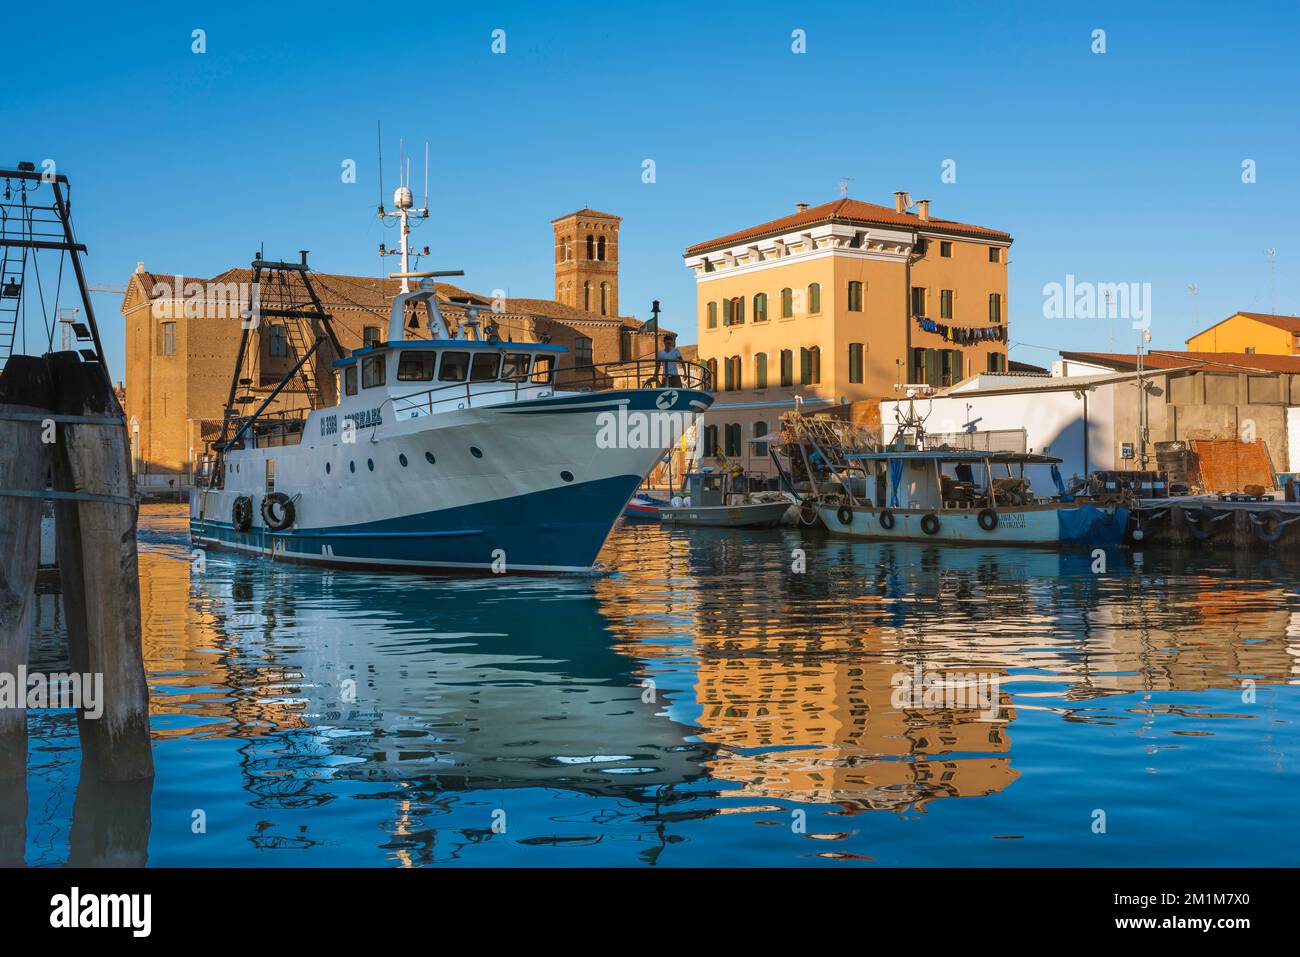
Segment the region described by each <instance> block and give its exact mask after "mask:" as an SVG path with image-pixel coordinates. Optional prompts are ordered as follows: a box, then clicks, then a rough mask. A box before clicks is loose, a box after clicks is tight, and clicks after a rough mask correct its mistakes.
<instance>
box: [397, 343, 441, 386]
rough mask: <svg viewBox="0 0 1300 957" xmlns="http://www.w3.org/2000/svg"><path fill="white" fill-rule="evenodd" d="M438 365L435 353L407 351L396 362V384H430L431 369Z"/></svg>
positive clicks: (431, 379)
mask: <svg viewBox="0 0 1300 957" xmlns="http://www.w3.org/2000/svg"><path fill="white" fill-rule="evenodd" d="M437 364H438V354H437V353H436V352H416V351H413V350H408V351H406V352H403V353H402V356H401V358H400V359H399V360H398V361H397V381H398V382H432V381H433V367H434V366H435V365H437Z"/></svg>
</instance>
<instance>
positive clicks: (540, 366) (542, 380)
mask: <svg viewBox="0 0 1300 957" xmlns="http://www.w3.org/2000/svg"><path fill="white" fill-rule="evenodd" d="M554 372H555V358H554V357H553V356H538V357H537V358H535V359H534V360H533V381H534V382H536V383H537V384H538V385H547V384H548V383H550V381H551V375H552V374H553V373H554Z"/></svg>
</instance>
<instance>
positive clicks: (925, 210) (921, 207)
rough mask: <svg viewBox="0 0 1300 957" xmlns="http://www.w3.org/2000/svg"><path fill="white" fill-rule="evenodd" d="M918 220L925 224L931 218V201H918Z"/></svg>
mask: <svg viewBox="0 0 1300 957" xmlns="http://www.w3.org/2000/svg"><path fill="white" fill-rule="evenodd" d="M916 218H917V219H919V220H920V221H921V222H923V223H924V222H926V221H927V220H928V219H929V218H930V201H929V200H928V199H918V200H917V201H916Z"/></svg>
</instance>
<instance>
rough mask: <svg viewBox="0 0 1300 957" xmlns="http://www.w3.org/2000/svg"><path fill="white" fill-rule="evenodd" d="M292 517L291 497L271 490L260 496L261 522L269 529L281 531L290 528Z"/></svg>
mask: <svg viewBox="0 0 1300 957" xmlns="http://www.w3.org/2000/svg"><path fill="white" fill-rule="evenodd" d="M277 505H278V506H279V507H280V515H279V517H277V516H276V514H275V506H277ZM294 517H295V516H294V508H293V499H291V498H290V497H289V496H287V495H285V494H284V493H283V492H272V493H271V494H270V495H267V496H264V497H263V498H262V523H263V524H264V525H266V527H267V528H269V529H270V530H271V531H273V532H283V531H284V530H285V529H286V528H290V527H291V526H292V525H293V521H294Z"/></svg>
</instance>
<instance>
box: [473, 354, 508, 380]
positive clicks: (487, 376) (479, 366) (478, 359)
mask: <svg viewBox="0 0 1300 957" xmlns="http://www.w3.org/2000/svg"><path fill="white" fill-rule="evenodd" d="M500 374H501V353H499V352H479V353H476V354H475V356H474V362H473V363H472V364H471V365H470V370H469V381H470V382H492V381H494V380H495V379H496V377H497V376H498V375H500Z"/></svg>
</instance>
